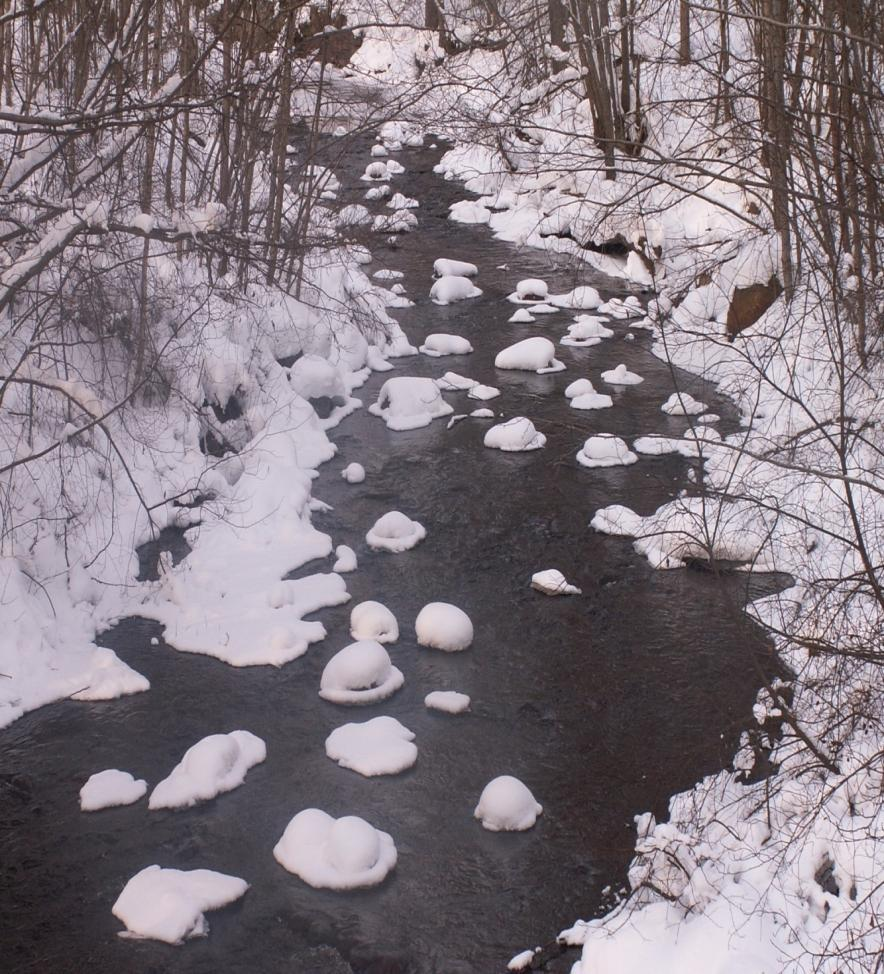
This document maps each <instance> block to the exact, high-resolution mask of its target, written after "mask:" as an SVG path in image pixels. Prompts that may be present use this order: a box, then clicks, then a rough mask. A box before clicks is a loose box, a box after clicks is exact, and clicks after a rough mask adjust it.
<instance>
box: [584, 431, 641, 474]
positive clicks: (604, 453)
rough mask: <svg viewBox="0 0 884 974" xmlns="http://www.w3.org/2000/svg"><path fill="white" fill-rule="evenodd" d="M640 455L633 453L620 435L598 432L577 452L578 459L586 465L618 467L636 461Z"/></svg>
mask: <svg viewBox="0 0 884 974" xmlns="http://www.w3.org/2000/svg"><path fill="white" fill-rule="evenodd" d="M636 460H638V457H637V456H636V455H635V454H634V453H632V452H631V451H630V449H629V447H627V445H626V444H625V443H624V442H623V440H621V439H620V437H619V436H614V435H613V434H612V433H598V434H597V435H596V436H590V437H589V439H588V440H587V441H586V442H585V443H584V444H583V447H582V448H581V449H580V450H579V451H578V452H577V461H578V463H581V464H582V465H583V466H584V467H618V466H628V465H629V464H631V463H635V462H636Z"/></svg>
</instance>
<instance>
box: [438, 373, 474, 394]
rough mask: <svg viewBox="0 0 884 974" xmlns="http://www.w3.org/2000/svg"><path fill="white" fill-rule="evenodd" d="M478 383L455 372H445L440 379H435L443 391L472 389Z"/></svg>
mask: <svg viewBox="0 0 884 974" xmlns="http://www.w3.org/2000/svg"><path fill="white" fill-rule="evenodd" d="M478 384H479V383H478V382H476V380H475V379H468V378H467V377H466V376H465V375H458V374H457V372H446V373H445V375H443V376H442V378H441V379H436V385H437V386H439V388H440V389H442V390H444V391H445V392H463V391H465V390H468V389H472V388H473V387H474V386H477V385H478Z"/></svg>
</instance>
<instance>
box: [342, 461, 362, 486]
mask: <svg viewBox="0 0 884 974" xmlns="http://www.w3.org/2000/svg"><path fill="white" fill-rule="evenodd" d="M341 476H342V477H343V478H344V480H346V481H347V483H348V484H361V483H362V481H363V480H365V467H363V466H362V464H361V463H348V464H347V466H346V467H344V469H343V470H342V471H341Z"/></svg>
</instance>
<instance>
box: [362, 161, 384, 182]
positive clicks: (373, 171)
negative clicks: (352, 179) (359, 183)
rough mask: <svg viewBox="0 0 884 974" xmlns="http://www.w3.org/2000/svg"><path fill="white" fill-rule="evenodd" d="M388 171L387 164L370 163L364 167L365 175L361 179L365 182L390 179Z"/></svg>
mask: <svg viewBox="0 0 884 974" xmlns="http://www.w3.org/2000/svg"><path fill="white" fill-rule="evenodd" d="M390 175H391V173H390V171H389V170H388V168H387V163H385V162H370V163H369V164H368V165H367V166H366V167H365V173H364V174H363V176H362V177H361V178H362V179H365V180H370V181H374V180H383V179H389V178H390Z"/></svg>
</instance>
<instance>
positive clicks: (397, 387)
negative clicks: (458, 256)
mask: <svg viewBox="0 0 884 974" xmlns="http://www.w3.org/2000/svg"><path fill="white" fill-rule="evenodd" d="M460 280H465V278H460ZM368 411H369V412H370V413H371V414H372V415H373V416H380V417H381V419H383V421H384V422H385V423H386V424H387V427H388V428H389V429H391V430H413V429H419V428H420V427H422V426H429V425H430V423H432V422H433V420H434V419H437V418H439V417H440V416H448V415H449V414H450V413H452V412H454V410H453V408H452V407H451V406H450V405H449V404H448V403H447V402H446V401H445V400H444V399H443V398H442V393H441V392H440V391H439V386H438V385H436V383H435V382H434V381H433V380H432V379H429V378H424V377H418V376H411V375H399V376H395V377H394V378H392V379H387V381H386V382H385V383H384V384H383V385H382V386H381V388H380V391H379V392H378V400H377V402H375V403H372V405H371V406H369V407H368Z"/></svg>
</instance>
